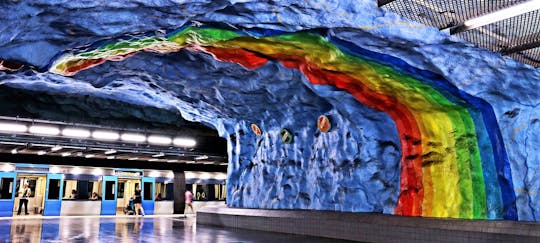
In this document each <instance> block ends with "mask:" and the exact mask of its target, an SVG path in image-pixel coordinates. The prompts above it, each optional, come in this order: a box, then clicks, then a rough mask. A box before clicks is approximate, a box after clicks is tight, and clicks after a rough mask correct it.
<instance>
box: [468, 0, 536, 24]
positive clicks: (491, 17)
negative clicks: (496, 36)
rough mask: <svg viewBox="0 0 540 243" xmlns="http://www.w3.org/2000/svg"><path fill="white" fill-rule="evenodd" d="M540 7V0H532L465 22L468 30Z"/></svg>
mask: <svg viewBox="0 0 540 243" xmlns="http://www.w3.org/2000/svg"><path fill="white" fill-rule="evenodd" d="M538 9H540V0H532V1H528V2H524V3H521V4H516V5H514V6H511V7H508V8H504V9H501V10H498V11H495V12H492V13H488V14H486V15H483V16H480V17H477V18H473V19H469V20H467V21H465V22H464V23H463V25H464V26H465V27H466V29H467V30H470V29H475V28H478V27H482V26H484V25H488V24H492V23H495V22H498V21H501V20H504V19H509V18H512V17H515V16H518V15H521V14H524V13H528V12H532V11H536V10H538Z"/></svg>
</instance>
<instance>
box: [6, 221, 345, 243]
mask: <svg viewBox="0 0 540 243" xmlns="http://www.w3.org/2000/svg"><path fill="white" fill-rule="evenodd" d="M0 242H161V243H169V242H216V243H219V242H279V243H284V242H294V243H298V242H336V240H332V239H327V238H317V237H307V236H300V235H292V234H282V233H269V232H262V231H254V230H243V229H232V228H220V227H216V226H207V225H197V224H196V223H195V216H188V217H187V218H186V217H159V216H157V217H135V216H132V217H73V216H72V217H57V218H44V217H14V218H11V219H0Z"/></svg>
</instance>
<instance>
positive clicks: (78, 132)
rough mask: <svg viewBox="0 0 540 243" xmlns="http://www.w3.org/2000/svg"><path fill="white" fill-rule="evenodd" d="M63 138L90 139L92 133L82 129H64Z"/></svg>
mask: <svg viewBox="0 0 540 243" xmlns="http://www.w3.org/2000/svg"><path fill="white" fill-rule="evenodd" d="M62 136H66V137H74V138H89V137H90V131H88V130H86V129H80V128H64V129H63V130H62Z"/></svg>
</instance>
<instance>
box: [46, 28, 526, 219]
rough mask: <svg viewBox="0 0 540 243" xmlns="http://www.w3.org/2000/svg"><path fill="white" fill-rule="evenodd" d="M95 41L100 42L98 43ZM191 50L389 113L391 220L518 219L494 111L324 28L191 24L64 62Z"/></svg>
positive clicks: (71, 69)
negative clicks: (396, 175)
mask: <svg viewBox="0 0 540 243" xmlns="http://www.w3.org/2000/svg"><path fill="white" fill-rule="evenodd" d="M97 45H99V46H97ZM182 49H187V50H190V51H195V52H205V53H209V54H211V55H213V56H214V57H215V58H216V59H218V60H221V61H225V62H234V63H238V64H239V65H242V66H244V67H245V68H248V69H256V68H258V67H261V66H262V65H264V64H265V63H267V62H268V61H277V62H280V63H281V64H282V65H284V66H285V67H288V68H293V69H298V70H299V71H300V72H301V73H303V74H304V75H305V77H306V78H307V80H309V82H310V83H312V84H313V85H333V86H335V87H337V88H339V89H342V90H344V91H346V92H348V93H350V94H351V95H353V96H354V97H355V98H356V99H357V100H358V101H359V102H361V103H362V104H364V105H366V106H369V107H371V108H374V109H376V110H380V111H383V112H385V113H387V114H388V115H389V116H390V117H391V118H392V120H393V121H394V122H395V125H396V127H397V129H398V134H400V138H399V139H400V143H401V152H402V155H401V156H402V157H401V172H400V193H399V198H398V200H397V205H396V206H395V214H398V215H407V216H426V217H452V218H464V219H502V218H504V219H513V220H517V212H516V206H515V194H514V189H513V185H512V179H511V174H510V166H509V163H508V158H507V155H506V151H505V148H504V144H503V141H502V138H501V134H500V131H499V127H498V124H497V120H496V119H495V115H494V114H493V110H492V108H491V106H490V105H489V104H488V103H487V102H485V101H483V100H481V99H479V98H476V97H473V96H471V95H469V94H467V93H465V92H464V91H462V90H459V89H457V88H456V87H455V86H453V85H451V84H450V83H449V82H448V81H446V80H445V79H444V78H442V77H441V76H439V75H437V74H434V73H431V72H429V71H424V70H419V69H416V68H414V67H412V66H410V65H408V64H406V63H405V62H403V61H402V60H400V59H397V58H394V57H391V56H388V55H384V54H379V53H373V52H370V51H368V50H365V49H362V48H361V47H358V46H355V45H353V44H352V43H348V42H346V41H343V40H341V39H338V38H335V37H333V36H332V35H331V34H330V32H325V31H324V30H317V31H303V32H296V33H286V32H278V31H272V30H230V29H225V28H211V27H193V26H186V27H183V28H181V29H179V30H176V31H174V32H171V33H168V34H167V35H165V36H145V37H140V38H135V39H129V40H116V41H109V42H108V43H105V44H96V45H94V47H93V48H91V50H78V51H77V50H75V51H71V52H66V53H63V54H61V55H59V56H58V58H56V59H55V60H54V62H53V63H52V64H51V65H50V68H49V71H51V72H54V73H57V74H61V75H65V76H70V75H75V74H76V73H77V72H79V71H81V70H84V69H88V68H91V67H93V66H96V65H99V64H101V63H104V62H106V61H120V60H123V59H125V58H128V57H130V56H132V55H135V54H137V53H138V52H158V53H170V52H177V51H180V50H182Z"/></svg>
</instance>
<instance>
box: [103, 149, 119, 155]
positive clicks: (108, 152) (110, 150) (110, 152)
mask: <svg viewBox="0 0 540 243" xmlns="http://www.w3.org/2000/svg"><path fill="white" fill-rule="evenodd" d="M116 152H117V151H116V150H114V149H109V150H107V151H105V154H114V153H116Z"/></svg>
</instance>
